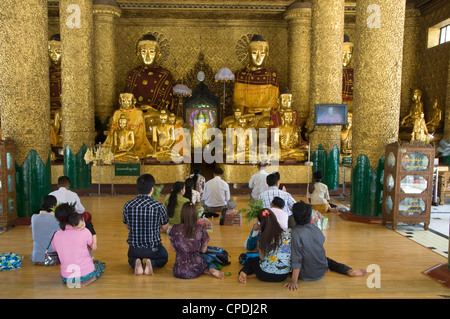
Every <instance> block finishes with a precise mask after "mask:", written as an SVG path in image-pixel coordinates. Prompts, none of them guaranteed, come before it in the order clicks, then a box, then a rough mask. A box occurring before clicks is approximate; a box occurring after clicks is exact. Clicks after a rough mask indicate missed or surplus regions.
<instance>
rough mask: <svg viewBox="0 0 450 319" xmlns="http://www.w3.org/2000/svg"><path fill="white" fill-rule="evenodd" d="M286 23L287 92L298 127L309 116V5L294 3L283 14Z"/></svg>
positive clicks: (307, 3) (306, 3)
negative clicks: (295, 112) (295, 114)
mask: <svg viewBox="0 0 450 319" xmlns="http://www.w3.org/2000/svg"><path fill="white" fill-rule="evenodd" d="M284 18H285V19H286V20H287V21H288V49H289V52H288V58H289V62H288V63H289V64H288V65H289V69H288V73H289V90H290V91H291V93H292V96H293V102H292V108H293V109H295V110H296V111H297V112H298V116H299V121H300V123H299V124H300V125H301V126H303V125H304V124H305V123H306V120H307V119H308V116H309V90H310V86H309V79H310V63H311V59H310V57H311V3H309V2H294V3H293V4H292V5H290V6H289V8H288V10H287V11H286V12H285V14H284Z"/></svg>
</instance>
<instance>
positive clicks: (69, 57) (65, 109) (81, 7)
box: [59, 0, 95, 154]
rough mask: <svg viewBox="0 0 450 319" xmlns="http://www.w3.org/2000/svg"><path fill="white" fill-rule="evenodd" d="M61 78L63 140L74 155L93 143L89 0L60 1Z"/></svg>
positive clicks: (90, 14)
mask: <svg viewBox="0 0 450 319" xmlns="http://www.w3.org/2000/svg"><path fill="white" fill-rule="evenodd" d="M59 16H60V33H61V47H62V52H64V57H63V58H62V63H61V77H62V92H63V93H62V96H61V105H62V107H61V109H62V122H63V127H62V139H63V148H66V147H67V146H69V148H70V150H71V152H72V153H74V154H76V153H78V151H79V150H80V149H81V147H82V146H83V144H84V145H85V146H86V147H91V146H93V145H94V138H95V131H94V68H93V41H94V28H93V4H92V0H61V1H60V3H59Z"/></svg>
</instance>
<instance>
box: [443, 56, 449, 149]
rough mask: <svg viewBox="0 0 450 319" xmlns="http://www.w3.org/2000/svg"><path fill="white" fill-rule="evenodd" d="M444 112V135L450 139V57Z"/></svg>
mask: <svg viewBox="0 0 450 319" xmlns="http://www.w3.org/2000/svg"><path fill="white" fill-rule="evenodd" d="M445 105H446V106H445V111H444V112H443V113H444V119H443V120H444V136H443V139H445V140H447V141H448V140H450V59H448V72H447V94H446V103H445Z"/></svg>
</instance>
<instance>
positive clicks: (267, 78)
mask: <svg viewBox="0 0 450 319" xmlns="http://www.w3.org/2000/svg"><path fill="white" fill-rule="evenodd" d="M268 56H269V44H268V43H267V42H266V41H265V40H264V39H263V37H262V36H260V35H254V36H253V37H252V39H251V40H250V42H249V44H248V47H247V59H248V65H247V66H246V67H245V68H243V69H241V70H239V71H237V72H236V74H235V82H234V92H233V102H234V106H235V107H239V108H241V109H242V110H243V113H244V114H246V113H252V114H255V113H261V112H263V111H269V112H270V111H271V110H273V109H276V108H277V99H278V95H279V78H278V72H277V71H276V70H275V69H272V68H268V67H266V66H265V63H266V60H267V57H268Z"/></svg>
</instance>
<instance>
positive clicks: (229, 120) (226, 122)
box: [220, 107, 242, 129]
mask: <svg viewBox="0 0 450 319" xmlns="http://www.w3.org/2000/svg"><path fill="white" fill-rule="evenodd" d="M241 116H242V109H241V108H240V107H237V108H235V109H234V112H233V116H227V117H226V118H224V119H223V121H222V123H220V128H221V129H226V128H237V127H238V126H239V118H240V117H241Z"/></svg>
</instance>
